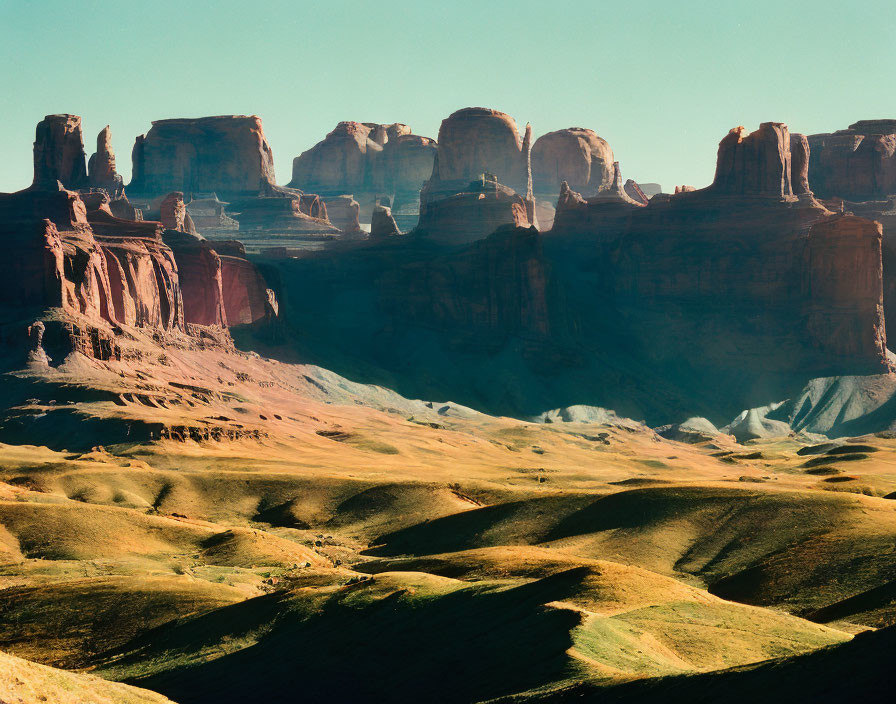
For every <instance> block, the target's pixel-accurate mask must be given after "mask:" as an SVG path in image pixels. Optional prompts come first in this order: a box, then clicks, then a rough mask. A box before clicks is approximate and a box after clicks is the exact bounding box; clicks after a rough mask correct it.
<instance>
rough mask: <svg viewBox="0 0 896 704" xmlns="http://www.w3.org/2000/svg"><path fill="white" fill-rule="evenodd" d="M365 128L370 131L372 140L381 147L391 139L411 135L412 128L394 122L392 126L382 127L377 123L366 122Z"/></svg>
mask: <svg viewBox="0 0 896 704" xmlns="http://www.w3.org/2000/svg"><path fill="white" fill-rule="evenodd" d="M363 124H364V126H365V127H367V128H369V129H370V138H371V139H372V140H373V141H374V142H376V143H377V144H379V145H380V146H381V147H382V146H385V145H386V143H387V142H388V141H389V140H391V139H397V138H398V137H401V136H402V135H406V134H410V133H411V128H410V127H408V126H407V125H403V124H402V123H400V122H393V123H392V124H391V125H381V124H378V123H376V122H365V123H363Z"/></svg>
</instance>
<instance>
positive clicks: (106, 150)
mask: <svg viewBox="0 0 896 704" xmlns="http://www.w3.org/2000/svg"><path fill="white" fill-rule="evenodd" d="M87 174H88V182H89V184H90V186H91V187H92V188H102V189H104V190H106V191H107V192H108V193H109V195H110V196H112V197H113V198H114V197H121V196H122V195H123V192H124V181H123V180H122V177H121V176H119V174H118V172H117V171H116V170H115V152H114V151H113V150H112V130H111V128H110V127H109V125H106V126H105V127H104V128H103V129H102V131H101V132H100V133H99V134H98V135H97V137H96V151H95V152H94V153H93V154H92V155H91V157H90V160H89V161H88V162H87Z"/></svg>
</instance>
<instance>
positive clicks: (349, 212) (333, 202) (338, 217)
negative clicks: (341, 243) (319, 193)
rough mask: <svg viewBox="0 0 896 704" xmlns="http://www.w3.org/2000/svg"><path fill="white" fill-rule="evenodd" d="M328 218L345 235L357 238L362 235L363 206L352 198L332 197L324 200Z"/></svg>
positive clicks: (347, 196)
mask: <svg viewBox="0 0 896 704" xmlns="http://www.w3.org/2000/svg"><path fill="white" fill-rule="evenodd" d="M324 202H325V203H326V206H327V217H328V218H329V220H330V222H331V223H333V225H334V226H335V227H338V228H339V229H340V230H342V232H343V233H344V234H345V235H348V236H349V237H357V236H358V235H360V234H361V205H360V204H359V203H358V201H356V200H355V199H354V198H353V197H352V196H349V195H342V196H330V197H328V198H326V199H325V200H324Z"/></svg>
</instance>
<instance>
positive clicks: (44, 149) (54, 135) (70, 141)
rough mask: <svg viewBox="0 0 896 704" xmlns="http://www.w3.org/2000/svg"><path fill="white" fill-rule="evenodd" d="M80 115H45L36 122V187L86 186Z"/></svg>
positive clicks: (85, 166)
mask: <svg viewBox="0 0 896 704" xmlns="http://www.w3.org/2000/svg"><path fill="white" fill-rule="evenodd" d="M86 158H87V155H86V154H85V153H84V137H83V135H82V134H81V118H80V117H79V116H78V115H47V116H46V117H45V118H44V119H43V120H41V121H40V122H39V123H38V124H37V129H36V130H35V136H34V185H33V187H35V188H50V189H55V188H56V182H57V181H58V182H60V183H62V185H63V186H64V187H65V188H82V187H84V186H86V185H87V165H86V161H85V159H86Z"/></svg>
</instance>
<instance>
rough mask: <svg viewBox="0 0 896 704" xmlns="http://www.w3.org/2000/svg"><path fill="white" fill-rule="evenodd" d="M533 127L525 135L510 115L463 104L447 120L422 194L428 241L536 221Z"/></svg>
mask: <svg viewBox="0 0 896 704" xmlns="http://www.w3.org/2000/svg"><path fill="white" fill-rule="evenodd" d="M531 141H532V127H531V126H530V125H527V126H526V132H525V136H524V137H523V138H522V139H521V138H520V134H519V131H518V129H517V125H516V122H515V121H514V119H513V118H512V117H510V115H507V114H505V113H503V112H498V111H497V110H491V109H488V108H464V109H462V110H458V111H457V112H455V113H452V114H451V115H449V116H448V117H447V118H445V119H444V120H442V125H441V127H440V128H439V147H438V151H437V152H436V156H435V160H434V162H433V167H432V175H431V176H430V178H429V180H428V181H427V182H426V184H425V185H424V186H423V189H422V190H421V192H420V225H419V231H420V232H421V234H423V235H424V236H426V237H428V238H429V239H433V240H437V241H443V242H451V243H455V244H456V243H461V242H473V241H476V240H478V239H481V238H482V237H484V236H485V235H487V234H488V233H489V232H491V231H493V230H494V229H495V228H496V227H498V226H499V225H504V224H513V225H520V226H528V225H532V224H534V223H535V200H534V197H533V195H532V171H531V163H530V152H531Z"/></svg>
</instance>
